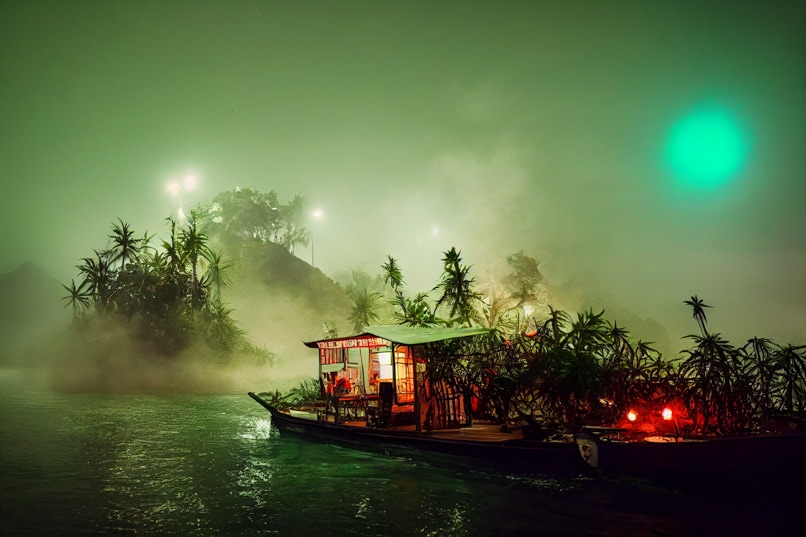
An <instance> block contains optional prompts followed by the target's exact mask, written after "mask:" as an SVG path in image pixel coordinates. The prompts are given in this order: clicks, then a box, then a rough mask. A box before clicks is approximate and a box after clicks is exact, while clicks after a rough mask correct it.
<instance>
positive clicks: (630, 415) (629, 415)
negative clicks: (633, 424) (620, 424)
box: [627, 410, 638, 421]
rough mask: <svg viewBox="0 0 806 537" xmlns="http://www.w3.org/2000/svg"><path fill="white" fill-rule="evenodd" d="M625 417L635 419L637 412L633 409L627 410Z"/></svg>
mask: <svg viewBox="0 0 806 537" xmlns="http://www.w3.org/2000/svg"><path fill="white" fill-rule="evenodd" d="M627 419H628V420H630V421H635V420H636V419H638V414H636V413H635V410H630V411H629V412H627Z"/></svg>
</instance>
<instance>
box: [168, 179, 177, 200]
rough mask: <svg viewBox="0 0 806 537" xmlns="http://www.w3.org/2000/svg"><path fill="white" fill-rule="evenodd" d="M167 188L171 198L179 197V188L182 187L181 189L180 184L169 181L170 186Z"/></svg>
mask: <svg viewBox="0 0 806 537" xmlns="http://www.w3.org/2000/svg"><path fill="white" fill-rule="evenodd" d="M166 188H167V190H168V193H169V194H170V195H171V196H174V197H176V196H178V195H179V188H180V187H179V183H177V182H176V181H168V184H167V185H166Z"/></svg>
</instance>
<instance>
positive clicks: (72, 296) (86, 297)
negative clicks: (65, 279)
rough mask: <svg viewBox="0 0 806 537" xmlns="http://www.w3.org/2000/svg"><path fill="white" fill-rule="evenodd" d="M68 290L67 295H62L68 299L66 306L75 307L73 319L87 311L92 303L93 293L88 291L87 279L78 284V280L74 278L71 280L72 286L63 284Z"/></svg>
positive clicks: (64, 298) (63, 298)
mask: <svg viewBox="0 0 806 537" xmlns="http://www.w3.org/2000/svg"><path fill="white" fill-rule="evenodd" d="M62 287H64V288H65V289H66V290H67V293H68V294H67V296H64V297H62V300H66V301H67V304H65V305H64V307H65V308H66V307H67V306H72V307H73V319H77V318H79V317H80V316H81V315H82V314H83V312H84V311H86V310H87V309H88V308H89V307H90V305H91V304H92V302H91V300H90V299H91V298H92V295H91V294H90V293H89V292H88V291H87V288H86V287H87V280H84V281H83V282H81V284H79V285H76V281H75V280H74V279H71V280H70V286H69V287H68V286H66V285H64V284H62Z"/></svg>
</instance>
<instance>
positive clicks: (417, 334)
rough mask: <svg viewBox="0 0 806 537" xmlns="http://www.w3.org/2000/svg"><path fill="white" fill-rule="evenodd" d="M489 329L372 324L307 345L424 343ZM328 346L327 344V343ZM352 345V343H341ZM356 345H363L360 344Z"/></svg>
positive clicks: (480, 332)
mask: <svg viewBox="0 0 806 537" xmlns="http://www.w3.org/2000/svg"><path fill="white" fill-rule="evenodd" d="M487 333H489V330H488V329H486V328H445V327H412V326H403V325H371V326H366V327H364V331H363V332H362V333H360V334H356V335H352V336H346V337H336V338H328V339H320V340H317V341H306V342H304V343H305V345H306V346H308V347H311V348H317V347H321V346H323V345H321V344H323V343H324V344H326V343H331V342H333V343H335V342H348V341H350V340H365V339H367V338H373V337H375V338H381V339H385V340H387V341H391V342H392V343H399V344H402V345H423V344H425V343H433V342H435V341H444V340H446V339H454V338H459V337H469V336H478V335H481V334H487ZM325 346H327V345H325ZM340 346H351V345H344V344H342V345H340ZM356 346H362V345H360V344H358V345H356Z"/></svg>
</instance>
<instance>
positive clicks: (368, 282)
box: [346, 270, 383, 332]
mask: <svg viewBox="0 0 806 537" xmlns="http://www.w3.org/2000/svg"><path fill="white" fill-rule="evenodd" d="M372 285H373V281H372V278H371V277H370V275H369V274H367V273H366V272H364V271H361V270H353V271H352V274H351V281H350V283H348V284H347V288H346V292H347V296H348V297H350V301H351V302H352V311H351V313H350V317H349V319H350V321H352V322H353V329H354V331H355V332H358V331H359V330H361V329H362V328H363V327H365V326H368V325H370V324H375V323H377V322H378V320H379V319H380V315H379V314H378V309H379V301H380V299H381V298H382V297H383V295H381V293H379V292H377V291H373V290H372V289H371V287H372Z"/></svg>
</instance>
